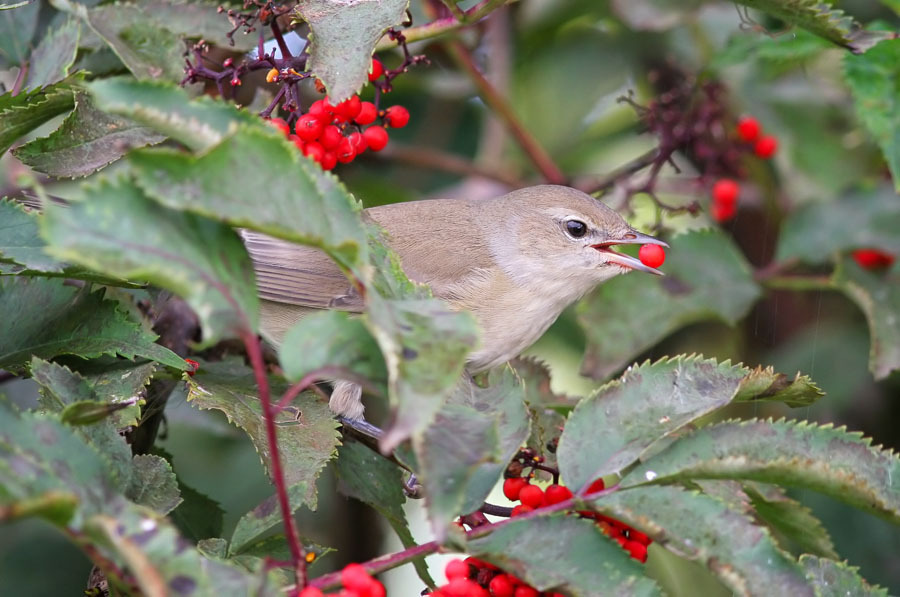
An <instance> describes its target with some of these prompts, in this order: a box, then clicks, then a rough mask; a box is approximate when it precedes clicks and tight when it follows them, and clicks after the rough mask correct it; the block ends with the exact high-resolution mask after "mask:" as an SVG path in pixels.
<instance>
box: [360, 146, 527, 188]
mask: <svg viewBox="0 0 900 597" xmlns="http://www.w3.org/2000/svg"><path fill="white" fill-rule="evenodd" d="M372 155H373V156H375V157H378V158H383V159H386V160H390V161H393V162H402V163H404V164H406V165H408V166H418V167H421V168H428V169H433V170H439V171H441V172H450V173H452V174H460V175H462V176H480V177H482V178H488V179H490V180H496V181H497V182H500V183H502V184H505V185H507V186H509V187H512V188H513V189H521V188H523V187H527V186H528V183H527V182H525V181H524V180H521V179H519V178H517V177H516V176H513V175H512V174H510V173H508V172H504V171H502V170H498V169H496V168H485V167H482V166H479V165H478V164H476V163H475V162H472V161H469V160H467V159H465V158H462V157H459V156H457V155H453V154H452V153H448V152H446V151H441V150H440V149H434V148H431V147H412V146H404V145H398V144H396V143H391V144H390V145H388V146H387V147H386V148H385V149H383V150H382V151H380V152H379V153H377V154H372Z"/></svg>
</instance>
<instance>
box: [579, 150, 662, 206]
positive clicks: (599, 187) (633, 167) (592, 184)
mask: <svg viewBox="0 0 900 597" xmlns="http://www.w3.org/2000/svg"><path fill="white" fill-rule="evenodd" d="M658 157H659V148H658V147H654V148H653V149H651V150H649V151H647V152H645V153H642V154H641V155H639V156H638V157H636V158H634V159H633V160H631V161H630V162H626V163H624V164H623V165H621V166H619V167H618V168H616V169H615V170H613V171H612V172H610V173H609V174H607V175H606V176H599V177H591V178H587V177H586V178H583V179H580V180H576V181H575V183H574V184H573V185H572V186H574V187H575V188H576V189H578V190H580V191H584V192H585V193H587V194H588V195H593V194H594V193H599V192H600V191H605V190H606V189H608V188H610V187H612V186H615V184H616V183H617V182H619V181H620V180H622V179H624V178H628V177H629V176H631V175H632V174H635V173H637V172H640V171H641V170H643V169H644V168H646V167H647V166H650V165H652V164H653V163H654V162H655V161H656V160H657V158H658Z"/></svg>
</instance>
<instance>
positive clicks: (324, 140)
mask: <svg viewBox="0 0 900 597" xmlns="http://www.w3.org/2000/svg"><path fill="white" fill-rule="evenodd" d="M343 138H344V136H343V135H342V134H341V129H339V128H338V127H336V126H334V125H333V124H329V125H328V126H326V127H325V128H324V129H322V134H321V135H320V136H319V143H321V144H322V147H324V148H325V149H334V148H335V147H337V146H338V144H339V143H340V142H341V139H343Z"/></svg>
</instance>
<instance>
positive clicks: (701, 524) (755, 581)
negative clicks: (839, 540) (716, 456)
mask: <svg viewBox="0 0 900 597" xmlns="http://www.w3.org/2000/svg"><path fill="white" fill-rule="evenodd" d="M592 506H593V508H594V509H596V510H597V511H599V512H602V513H603V514H606V515H609V516H613V517H615V518H617V519H619V520H622V521H623V522H625V523H627V524H629V525H631V526H633V527H635V528H637V529H640V530H641V531H643V532H644V533H646V534H647V535H649V536H650V537H651V538H653V539H654V541H656V542H657V543H658V544H659V545H661V546H662V547H665V548H666V549H668V550H669V551H672V552H674V553H676V554H678V555H680V556H682V557H685V558H687V559H690V560H695V561H698V562H701V563H703V564H705V565H706V566H708V567H709V569H710V571H711V572H712V573H713V574H715V575H716V576H718V577H719V580H721V581H722V582H723V583H724V584H725V585H726V586H727V587H728V588H729V589H731V591H733V592H734V593H735V594H736V595H747V596H750V595H796V596H799V595H808V596H810V597H811V596H812V595H813V590H812V588H811V587H810V586H809V584H808V583H807V581H806V579H805V577H804V575H803V571H802V569H801V568H800V566H799V565H798V564H797V562H795V561H794V560H793V558H791V557H789V556H787V555H786V554H785V553H784V552H782V551H781V550H780V549H779V548H778V547H777V546H776V545H775V542H774V541H773V540H772V537H771V535H769V532H768V531H767V530H766V529H764V528H763V527H759V526H756V525H754V524H753V523H752V522H751V521H750V519H748V518H747V517H746V516H745V515H743V514H741V513H739V512H735V511H734V510H732V509H730V508H729V507H728V506H727V505H726V504H725V503H724V502H722V501H720V500H718V499H715V498H713V497H710V496H708V495H704V494H702V493H697V492H691V491H685V490H683V489H680V488H678V487H675V486H649V487H640V488H635V489H629V490H627V491H617V492H615V493H612V494H610V495H606V496H603V497H601V498H597V499H596V500H594V502H593V503H592Z"/></svg>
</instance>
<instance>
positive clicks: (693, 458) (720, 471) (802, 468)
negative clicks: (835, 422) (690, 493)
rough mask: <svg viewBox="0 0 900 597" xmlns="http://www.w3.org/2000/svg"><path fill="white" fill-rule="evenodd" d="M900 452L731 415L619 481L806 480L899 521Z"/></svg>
mask: <svg viewBox="0 0 900 597" xmlns="http://www.w3.org/2000/svg"><path fill="white" fill-rule="evenodd" d="M894 476H897V479H898V482H900V459H898V457H897V456H896V455H895V454H893V452H889V451H885V450H883V449H881V448H878V447H872V446H871V440H868V439H864V438H863V437H862V434H861V433H848V432H847V431H845V430H844V429H843V428H840V429H835V428H833V427H831V426H823V427H820V426H817V425H814V424H810V423H805V422H803V423H797V422H792V421H784V420H781V421H775V422H773V421H760V420H751V421H746V422H738V421H730V422H726V423H719V424H716V425H710V426H707V427H703V428H702V429H698V430H696V431H693V432H691V433H688V434H686V435H685V436H684V437H681V438H679V439H678V440H677V441H675V442H673V443H672V444H671V445H669V446H668V447H667V448H666V449H664V450H662V451H661V452H660V453H658V454H656V455H654V456H653V457H651V458H649V459H648V460H647V461H646V462H643V463H641V464H640V465H639V466H638V467H636V468H635V469H634V470H632V471H631V472H629V473H628V474H627V475H626V476H625V477H624V478H623V479H622V481H621V486H622V487H631V486H636V485H641V484H645V483H663V482H667V481H673V480H684V479H744V480H753V481H761V482H763V483H775V484H778V485H786V486H793V487H805V488H808V489H813V490H815V491H819V492H822V493H824V494H826V495H829V496H831V497H833V498H835V499H837V500H840V501H842V502H845V503H847V504H850V505H851V506H854V507H856V508H859V509H861V510H866V511H868V512H873V513H875V514H878V515H879V516H882V517H884V518H887V519H889V520H892V521H894V522H898V521H900V492H898V491H897V489H896V485H895V482H894Z"/></svg>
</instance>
